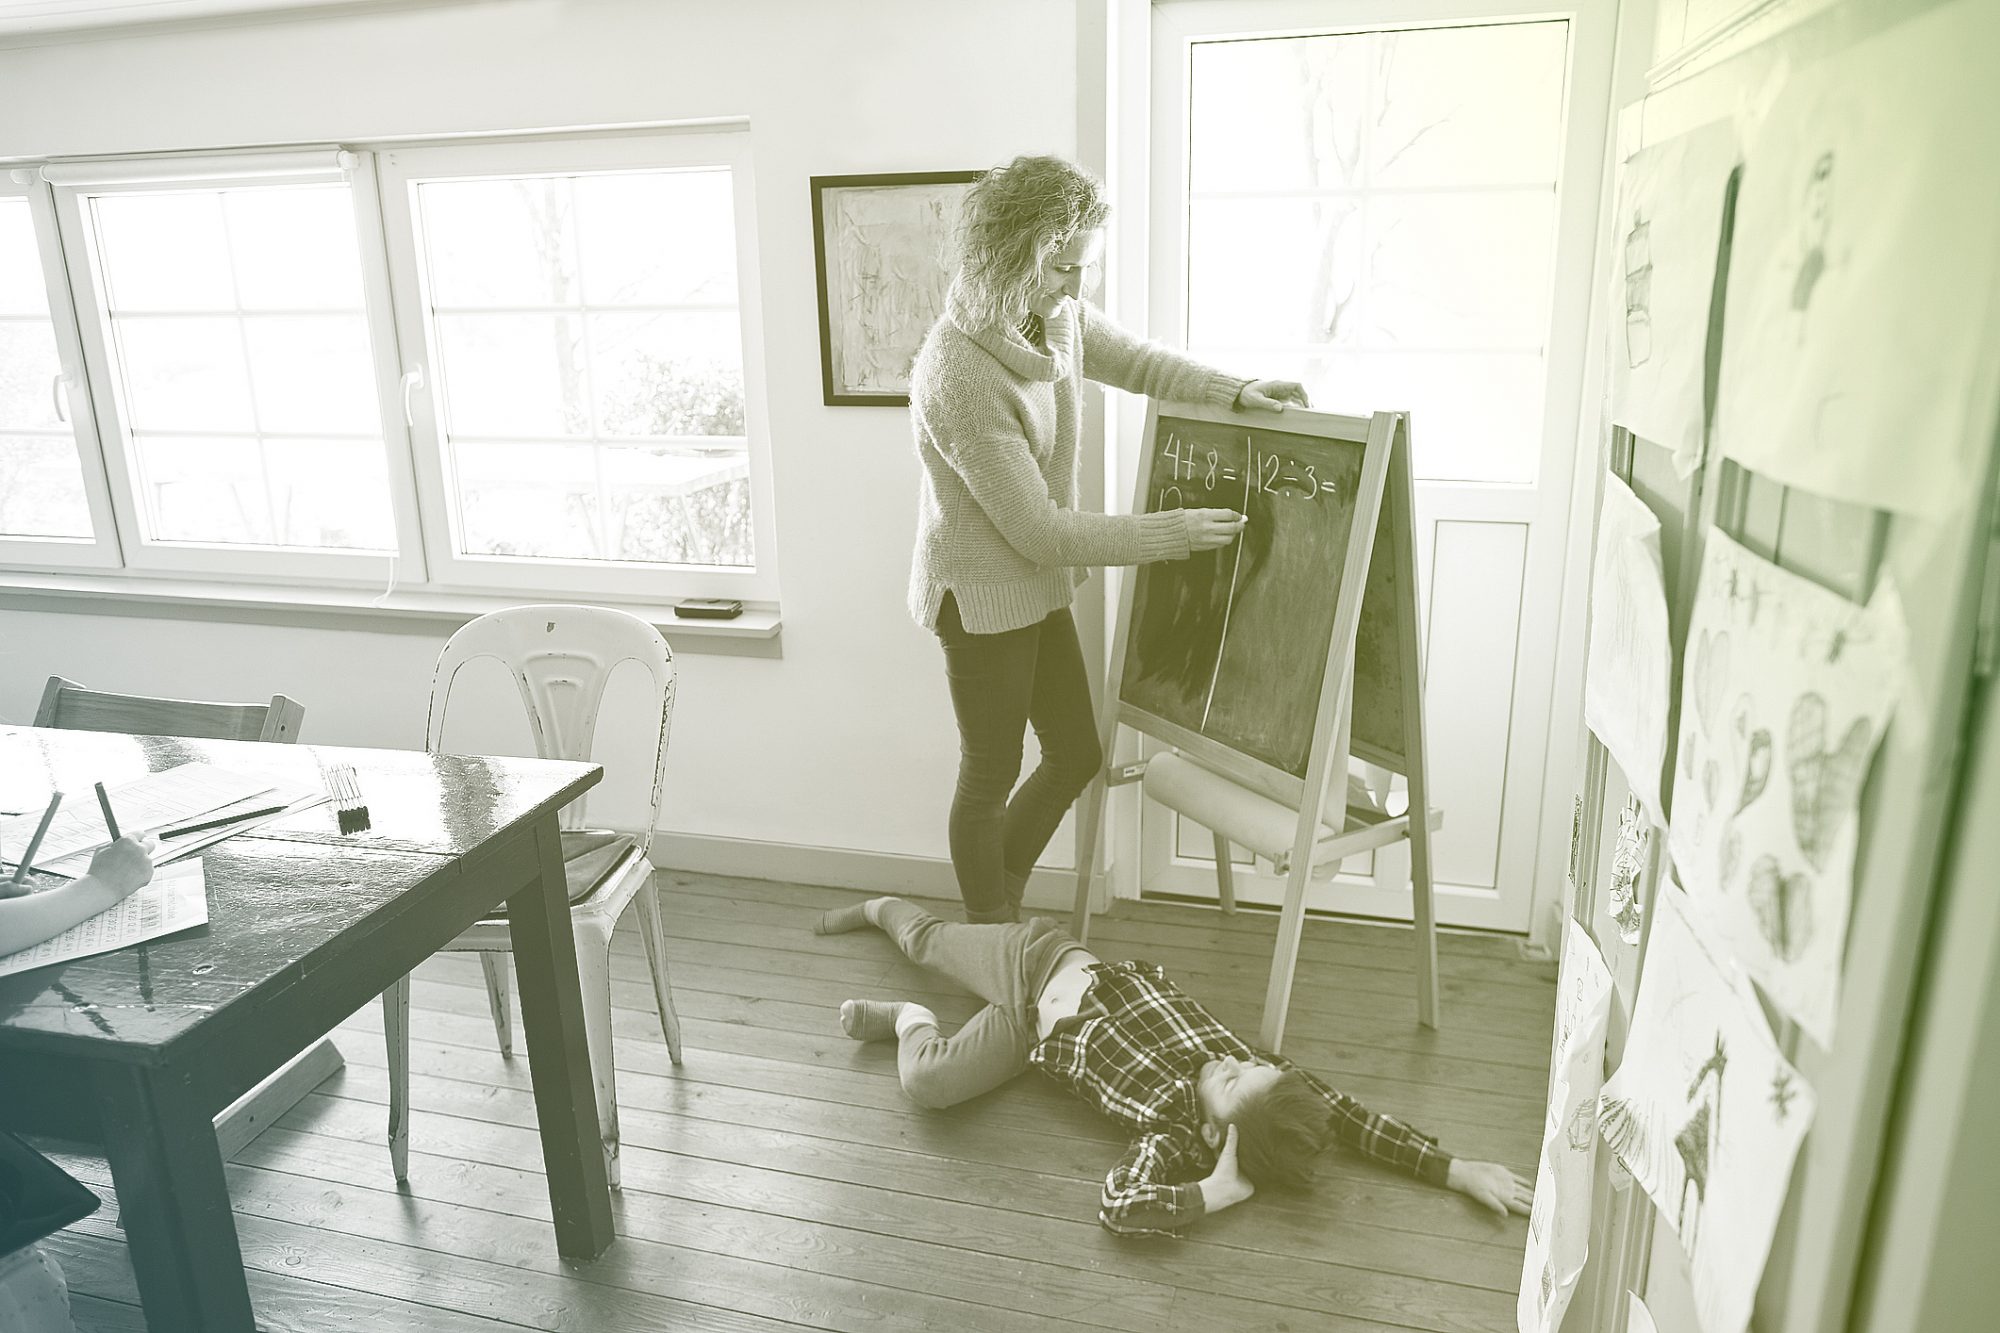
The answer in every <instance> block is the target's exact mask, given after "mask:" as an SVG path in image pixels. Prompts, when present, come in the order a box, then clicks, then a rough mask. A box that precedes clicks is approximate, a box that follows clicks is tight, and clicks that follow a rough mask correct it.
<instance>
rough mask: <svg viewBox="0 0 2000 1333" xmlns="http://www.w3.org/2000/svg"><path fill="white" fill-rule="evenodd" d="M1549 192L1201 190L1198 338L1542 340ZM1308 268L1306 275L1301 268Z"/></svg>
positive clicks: (1486, 343)
mask: <svg viewBox="0 0 2000 1333" xmlns="http://www.w3.org/2000/svg"><path fill="white" fill-rule="evenodd" d="M1554 234H1555V195H1554V192H1553V191H1550V190H1534V191H1528V192H1520V191H1509V192H1505V193H1495V194H1482V195H1479V196H1476V198H1475V199H1474V200H1473V201H1472V203H1471V206H1468V201H1467V199H1466V198H1464V197H1462V196H1449V197H1447V196H1439V195H1396V194H1391V195H1384V196H1381V197H1371V196H1366V195H1362V196H1344V197H1340V198H1331V199H1270V198H1253V199H1201V200H1196V201H1194V203H1193V204H1191V205H1190V208H1189V218H1188V254H1189V257H1190V262H1189V272H1188V322H1189V327H1190V328H1191V329H1193V330H1198V336H1200V337H1201V338H1202V339H1203V340H1204V341H1210V342H1230V343H1242V344H1251V345H1255V344H1260V343H1281V344H1285V345H1294V344H1299V343H1330V344H1334V345H1345V346H1356V347H1377V348H1379V347H1410V348H1427V349H1441V348H1466V347H1489V348H1490V347H1496V346H1499V347H1505V348H1507V349H1508V350H1533V349H1539V348H1540V347H1541V345H1542V342H1543V339H1544V337H1545V335H1546V331H1547V326H1548V311H1549V260H1550V241H1551V239H1552V238H1553V236H1554ZM1301 275H1310V276H1309V278H1306V279H1304V280H1302V279H1301Z"/></svg>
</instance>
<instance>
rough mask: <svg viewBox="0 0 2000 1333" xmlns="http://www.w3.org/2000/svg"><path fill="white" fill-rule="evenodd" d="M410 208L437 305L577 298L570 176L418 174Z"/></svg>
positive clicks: (566, 301)
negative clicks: (419, 227) (438, 177)
mask: <svg viewBox="0 0 2000 1333" xmlns="http://www.w3.org/2000/svg"><path fill="white" fill-rule="evenodd" d="M417 208H418V212H419V215H420V216H421V217H422V219H423V235H424V242H425V245H424V261H425V266H426V276H427V277H428V278H429V280H430V291H431V303H432V304H433V305H435V306H437V307H439V308H440V309H446V310H450V309H463V308H466V307H479V306H522V305H530V306H541V305H569V304H571V303H573V302H574V301H575V300H576V299H577V284H576V247H575V233H576V228H575V227H574V225H573V223H572V216H571V198H570V188H569V181H567V180H565V179H563V178H561V177H541V178H533V179H527V180H482V181H424V182H422V183H421V184H419V185H418V186H417Z"/></svg>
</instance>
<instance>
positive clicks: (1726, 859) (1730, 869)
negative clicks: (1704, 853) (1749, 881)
mask: <svg viewBox="0 0 2000 1333" xmlns="http://www.w3.org/2000/svg"><path fill="white" fill-rule="evenodd" d="M1742 859H1743V834H1742V833H1740V832H1739V831H1738V830H1737V828H1736V821H1735V820H1734V819H1732V820H1730V821H1729V828H1728V831H1726V832H1725V833H1724V834H1723V835H1722V846H1721V848H1720V849H1719V850H1718V851H1717V852H1716V869H1717V870H1718V871H1720V872H1721V878H1720V879H1718V880H1717V881H1716V882H1717V884H1718V886H1719V887H1721V888H1725V889H1726V888H1728V887H1729V881H1730V880H1732V879H1735V878H1736V866H1737V863H1738V862H1740V861H1741V860H1742Z"/></svg>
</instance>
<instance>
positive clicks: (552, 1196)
mask: <svg viewBox="0 0 2000 1333" xmlns="http://www.w3.org/2000/svg"><path fill="white" fill-rule="evenodd" d="M535 853H536V855H537V857H538V858H539V860H540V876H539V878H538V879H537V880H536V882H535V883H534V884H532V885H531V886H529V887H528V888H525V889H522V890H521V891H520V892H519V893H517V894H515V895H514V896H513V897H511V898H509V899H508V900H507V920H508V927H509V933H510V934H511V935H512V937H513V945H514V972H515V979H516V981H517V982H518V984H519V987H520V991H521V1031H522V1035H523V1036H524V1037H526V1039H527V1046H528V1072H529V1074H530V1075H531V1077H532V1078H533V1081H534V1085H535V1118H536V1120H537V1121H539V1122H540V1125H541V1131H542V1161H543V1164H544V1165H545V1166H546V1167H547V1169H548V1173H549V1205H550V1207H551V1208H553V1209H554V1211H555V1223H556V1249H557V1251H558V1252H560V1253H561V1254H562V1255H564V1256H565V1257H567V1258H571V1259H595V1258H596V1257H597V1256H598V1255H600V1254H602V1253H604V1251H605V1249H606V1248H607V1247H608V1246H609V1245H610V1244H611V1242H612V1240H614V1239H615V1238H616V1235H615V1232H614V1231H613V1229H612V1223H611V1188H610V1185H609V1182H608V1181H607V1179H606V1176H605V1168H604V1145H603V1144H602V1143H601V1142H600V1141H599V1137H598V1128H597V1096H596V1093H595V1092H594V1090H593V1088H592V1086H591V1076H590V1048H589V1045H588V1043H587V1041H586V1038H585V1036H584V1025H583V990H582V986H581V984H580V983H579V981H578V979H577V970H576V942H575V936H574V934H573V933H572V931H571V927H570V919H569V882H568V880H567V879H566V878H565V876H564V874H563V860H562V839H561V835H560V831H559V830H558V828H557V825H556V817H555V814H554V812H553V811H551V812H550V813H549V814H547V815H544V816H543V817H542V818H541V819H540V820H539V821H538V822H537V823H536V825H535Z"/></svg>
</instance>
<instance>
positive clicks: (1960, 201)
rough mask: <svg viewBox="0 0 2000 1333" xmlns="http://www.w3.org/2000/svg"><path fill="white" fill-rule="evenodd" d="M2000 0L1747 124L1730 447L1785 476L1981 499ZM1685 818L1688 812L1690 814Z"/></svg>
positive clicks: (1892, 494)
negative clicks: (1981, 388)
mask: <svg viewBox="0 0 2000 1333" xmlns="http://www.w3.org/2000/svg"><path fill="white" fill-rule="evenodd" d="M1996 63H2000V5H1994V4H1992V3H1990V0H1958V2H1957V3H1955V4H1948V5H1941V6H1939V7H1938V8H1936V9H1934V10H1931V11H1930V12H1929V13H1926V14H1924V15H1922V16H1921V17H1918V18H1913V19H1910V20H1908V21H1906V22H1903V23H1899V24H1897V25H1896V26H1894V27H1892V28H1889V29H1888V30H1886V31H1884V32H1883V33H1881V34H1880V35H1879V36H1876V37H1873V38H1870V39H1869V40H1867V41H1863V42H1858V43H1856V44H1854V45H1853V46H1850V47H1848V48H1847V49H1845V50H1843V51H1841V52H1839V53H1838V54H1836V55H1833V56H1831V57H1828V58H1827V59H1825V60H1823V61H1820V62H1819V63H1817V64H1814V65H1811V66H1808V67H1807V68H1805V69H1803V70H1799V71H1797V72H1795V73H1794V74H1793V75H1792V76H1791V78H1790V80H1789V82H1788V83H1787V84H1786V85H1785V86H1784V88H1783V89H1782V90H1781V91H1780V93H1779V95H1778V97H1777V99H1776V101H1774V102H1773V103H1772V106H1771V109H1770V112H1769V114H1768V115H1767V116H1766V117H1765V118H1764V119H1763V121H1762V122H1761V123H1760V124H1759V125H1757V126H1756V127H1754V128H1753V129H1751V130H1750V131H1749V132H1748V133H1747V134H1746V139H1747V144H1746V148H1747V151H1746V153H1745V162H1744V168H1743V187H1742V190H1741V191H1740V192H1739V194H1738V196H1737V206H1736V226H1735V232H1734V236H1733V239H1732V242H1731V251H1732V256H1733V257H1732V259H1731V261H1730V267H1729V300H1728V304H1727V313H1726V316H1725V319H1724V329H1723V343H1722V367H1721V379H1720V387H1719V390H1718V398H1717V403H1716V414H1715V441H1716V444H1717V447H1719V448H1720V449H1721V450H1722V452H1723V453H1724V454H1725V455H1726V456H1728V457H1730V458H1733V459H1735V460H1736V461H1737V462H1739V463H1741V464H1742V465H1743V466H1744V467H1747V468H1750V469H1752V470H1753V471H1756V472H1758V473H1760V474H1762V475H1764V476H1766V477H1769V478H1770V479H1772V480H1773V481H1779V482H1783V483H1785V484H1787V485H1791V486H1799V487H1802V488H1804V489H1806V490H1809V491H1813V492H1815V493H1817V494H1820V495H1824V496H1829V497H1831V498H1833V499H1836V500H1845V501H1848V502H1849V503H1852V504H1857V505H1862V506H1865V507H1867V508H1871V509H1875V508H1882V509H1894V510H1899V511H1904V512H1909V513H1916V514H1924V515H1930V516H1936V515H1939V514H1942V513H1945V512H1948V511H1950V510H1953V509H1956V508H1958V507H1960V506H1962V505H1965V504H1968V503H1970V502H1971V501H1972V500H1973V499H1974V498H1975V497H1976V496H1977V495H1978V493H1979V487H1978V485H1977V481H1978V478H1979V476H1980V475H1981V464H1980V459H1981V457H1982V453H1981V451H1982V450H1984V449H1985V448H1986V447H1987V443H1988V441H1989V440H1990V439H1991V431H1990V429H1988V426H1990V423H1981V422H1979V421H1977V420H1975V419H1974V418H1973V417H1972V415H1971V409H1972V400H1973V398H1974V397H1975V396H1976V386H1977V385H1978V383H1979V381H1980V380H1981V378H1982V377H1983V376H1984V375H1986V374H1989V373H1990V367H1991V365H1992V362H1993V360H1994V358H1995V357H1996V356H2000V352H1996V349H1995V347H1994V344H1993V341H1992V338H1993V333H1994V329H1995V321H1994V319H1993V317H1992V313H1991V312H1990V311H1989V309H1988V306H1989V303H1990V297H1991V294H1992V292H1993V283H1994V277H1995V266H1996V264H2000V245H1995V244H1994V239H1993V238H1994V237H1995V236H1996V235H2000V171H1996V170H1995V169H1994V163H1995V162H2000V115H1995V114H1994V113H1993V103H1992V86H1993V84H1992V80H1993V69H1994V66H1995V65H1996ZM1677 813H1678V812H1677Z"/></svg>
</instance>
